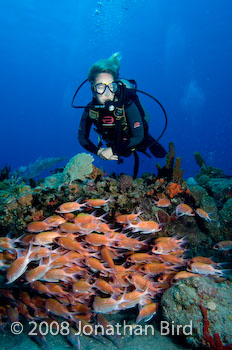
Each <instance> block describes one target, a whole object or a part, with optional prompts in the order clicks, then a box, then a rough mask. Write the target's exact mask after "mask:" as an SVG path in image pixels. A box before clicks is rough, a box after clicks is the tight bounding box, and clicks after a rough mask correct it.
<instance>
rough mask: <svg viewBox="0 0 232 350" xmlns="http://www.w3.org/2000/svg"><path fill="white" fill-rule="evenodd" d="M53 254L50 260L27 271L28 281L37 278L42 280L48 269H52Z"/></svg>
mask: <svg viewBox="0 0 232 350" xmlns="http://www.w3.org/2000/svg"><path fill="white" fill-rule="evenodd" d="M51 262H52V260H51V254H50V256H49V261H48V263H47V262H46V263H40V265H39V266H36V267H35V268H33V269H31V270H29V271H28V272H27V273H26V280H27V282H29V283H31V282H34V281H37V280H40V279H41V278H42V277H43V276H44V275H45V273H46V272H47V271H49V269H50V265H51Z"/></svg>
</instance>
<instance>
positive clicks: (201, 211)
mask: <svg viewBox="0 0 232 350" xmlns="http://www.w3.org/2000/svg"><path fill="white" fill-rule="evenodd" d="M195 212H196V213H197V214H198V215H199V216H200V217H201V218H202V219H205V220H206V221H208V222H211V221H214V220H213V219H211V218H210V217H209V214H208V213H206V211H204V210H203V209H201V208H197V209H196V210H195Z"/></svg>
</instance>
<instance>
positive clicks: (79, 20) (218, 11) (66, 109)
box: [0, 0, 232, 177]
mask: <svg viewBox="0 0 232 350" xmlns="http://www.w3.org/2000/svg"><path fill="white" fill-rule="evenodd" d="M231 15H232V3H231V1H230V0H223V2H219V1H217V0H194V1H193V0H192V1H191V0H190V1H184V0H166V1H163V0H102V1H97V0H85V1H80V0H69V1H62V0H46V1H45V0H40V1H35V0H21V1H17V0H9V1H5V2H2V4H1V12H0V19H1V21H0V23H1V24H0V38H1V55H0V67H1V79H0V100H1V128H0V135H1V136H0V149H1V159H0V167H2V166H4V164H5V163H8V164H9V165H10V166H11V168H12V169H15V168H17V167H19V166H21V165H27V164H29V163H32V162H34V161H35V160H36V158H38V157H39V156H42V157H51V156H54V157H58V156H66V157H67V160H68V159H69V158H71V157H72V156H73V155H75V154H77V153H78V152H83V151H84V149H83V148H82V147H81V146H80V145H79V143H78V140H77V130H78V125H79V120H80V116H81V110H75V109H72V108H71V99H72V96H73V94H74V92H75V90H76V88H77V87H78V85H79V84H80V83H81V82H82V81H83V80H84V79H86V77H87V71H88V69H89V67H90V66H91V65H92V64H93V63H94V62H95V61H96V60H98V59H100V58H106V57H109V56H110V55H111V54H112V53H114V52H116V51H120V52H121V54H122V57H123V58H122V61H121V77H124V78H133V79H135V80H136V81H137V83H138V88H139V89H141V90H144V91H146V92H148V93H150V94H152V95H154V96H155V97H156V98H157V99H159V100H160V102H161V103H162V104H163V105H164V107H165V109H166V111H167V114H168V128H167V131H166V133H165V135H164V136H163V137H162V139H161V140H160V141H161V143H162V144H163V145H164V147H165V148H168V144H169V142H170V141H173V142H174V144H175V147H176V154H177V155H178V156H180V157H182V167H183V168H184V177H187V176H192V175H194V174H195V172H196V171H197V169H198V167H197V165H196V163H195V161H194V152H195V151H199V152H200V153H201V154H202V155H203V157H204V158H205V160H206V162H207V164H209V165H213V166H215V167H220V168H222V169H223V170H224V171H225V173H227V174H231V172H232V165H231V158H232V156H231V148H232V141H231V130H232V119H231V93H230V88H231V87H230V83H231V80H232V67H231V61H232V40H231V31H232V24H231ZM90 99H91V92H90V89H89V86H87V85H86V86H84V87H83V88H82V91H81V92H80V94H79V95H78V103H80V104H86V103H87V102H89V101H90ZM141 101H142V103H143V104H144V106H145V107H146V109H147V111H148V112H149V113H150V115H151V121H150V132H151V134H152V135H153V136H154V137H158V136H159V135H160V133H161V131H162V128H163V126H164V117H163V114H162V111H161V110H160V108H159V107H158V105H156V104H155V103H154V102H153V101H152V100H151V99H149V98H147V97H143V96H141ZM93 137H94V136H93ZM95 138H96V136H95ZM157 162H158V160H156V159H154V160H152V161H151V160H150V159H149V158H146V156H142V157H141V166H140V174H141V173H142V172H144V171H155V169H156V167H155V164H156V163H157ZM94 164H95V165H96V166H103V167H104V169H105V170H106V172H108V173H110V172H111V171H116V172H121V171H124V172H126V173H128V174H132V167H133V159H130V158H129V159H126V160H125V162H124V164H123V165H120V166H118V165H117V164H116V163H115V162H104V161H102V160H100V159H98V158H96V161H95V163H94ZM161 164H164V160H162V161H161Z"/></svg>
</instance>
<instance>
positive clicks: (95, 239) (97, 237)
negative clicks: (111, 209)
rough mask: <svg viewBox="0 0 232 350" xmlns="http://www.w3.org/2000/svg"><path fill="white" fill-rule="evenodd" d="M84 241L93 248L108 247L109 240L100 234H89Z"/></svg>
mask: <svg viewBox="0 0 232 350" xmlns="http://www.w3.org/2000/svg"><path fill="white" fill-rule="evenodd" d="M85 241H86V242H87V243H89V244H91V245H93V246H102V245H105V246H108V245H110V239H109V238H108V237H107V236H105V235H102V234H100V233H90V234H88V235H87V236H86V237H85Z"/></svg>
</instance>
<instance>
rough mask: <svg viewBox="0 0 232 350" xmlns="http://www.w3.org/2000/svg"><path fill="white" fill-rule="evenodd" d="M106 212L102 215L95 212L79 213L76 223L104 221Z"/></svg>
mask: <svg viewBox="0 0 232 350" xmlns="http://www.w3.org/2000/svg"><path fill="white" fill-rule="evenodd" d="M105 215H106V214H103V215H102V216H95V215H94V213H92V214H87V213H79V214H78V215H77V216H76V217H75V219H74V222H75V224H88V223H90V222H99V221H104V219H103V218H104V216H105Z"/></svg>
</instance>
